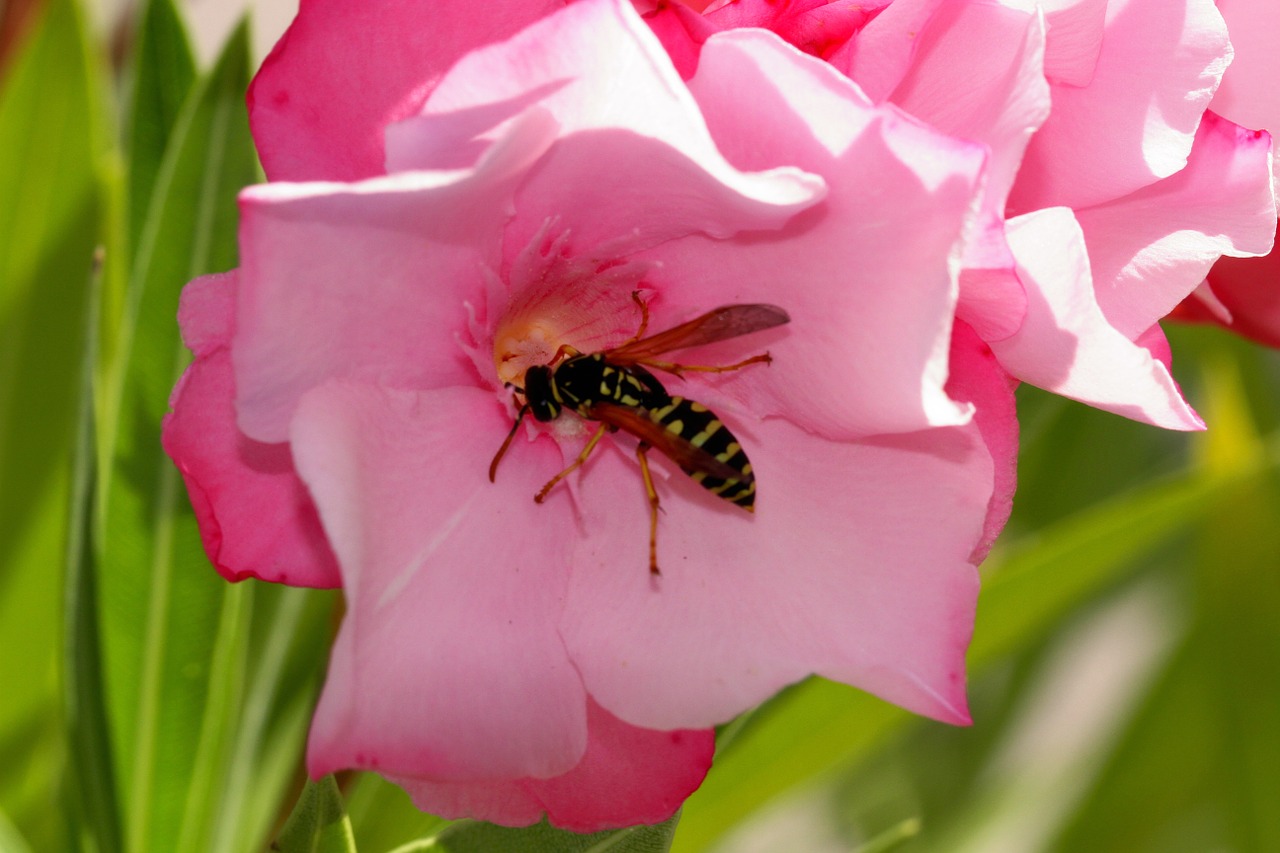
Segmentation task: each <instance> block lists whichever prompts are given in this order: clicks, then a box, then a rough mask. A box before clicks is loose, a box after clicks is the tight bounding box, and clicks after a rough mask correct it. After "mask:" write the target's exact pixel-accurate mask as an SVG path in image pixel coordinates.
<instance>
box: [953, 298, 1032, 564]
mask: <svg viewBox="0 0 1280 853" xmlns="http://www.w3.org/2000/svg"><path fill="white" fill-rule="evenodd" d="M1017 386H1018V382H1017V380H1016V379H1014V378H1013V377H1012V376H1010V375H1009V374H1008V373H1007V372H1005V370H1004V368H1003V367H1001V366H1000V362H999V361H997V360H996V357H995V355H994V354H993V353H992V352H991V347H990V346H989V345H988V344H987V343H986V342H985V341H983V340H982V338H980V337H979V336H978V335H977V333H976V332H974V331H973V330H972V329H970V328H968V327H967V326H966V325H965V324H964V323H957V324H956V330H955V333H954V334H952V336H951V378H950V379H949V380H948V381H947V393H948V394H950V395H951V396H952V397H953V398H954V399H956V400H961V401H963V402H966V403H972V404H973V407H974V415H973V422H974V424H975V425H976V426H977V427H978V432H979V434H980V435H981V436H982V441H983V442H984V443H985V444H986V446H987V452H988V454H989V455H990V456H991V464H992V477H993V483H992V491H991V499H990V500H989V501H988V502H987V518H986V521H985V522H984V524H983V528H982V540H981V541H980V542H979V543H978V544H977V545H976V546H975V547H974V549H973V553H972V554H971V555H970V560H971V561H972V562H973V564H974V565H977V564H979V563H981V562H982V561H983V560H985V559H986V557H987V554H988V552H990V550H991V546H992V545H994V544H995V541H996V537H997V536H999V535H1000V531H1002V530H1004V526H1005V523H1006V522H1007V521H1008V520H1009V514H1010V513H1011V512H1012V511H1013V493H1014V491H1015V489H1017V486H1018V432H1019V425H1018V410H1017V400H1016V399H1015V397H1014V393H1013V392H1014V390H1015V389H1016V388H1017Z"/></svg>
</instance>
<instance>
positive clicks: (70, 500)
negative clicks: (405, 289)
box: [0, 0, 1280, 853]
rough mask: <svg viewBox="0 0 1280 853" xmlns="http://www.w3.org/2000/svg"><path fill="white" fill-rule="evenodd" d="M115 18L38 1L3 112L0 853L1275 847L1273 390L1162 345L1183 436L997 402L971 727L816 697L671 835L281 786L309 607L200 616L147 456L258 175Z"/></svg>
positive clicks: (175, 39) (242, 59)
mask: <svg viewBox="0 0 1280 853" xmlns="http://www.w3.org/2000/svg"><path fill="white" fill-rule="evenodd" d="M143 7H144V8H143V9H142V10H141V12H140V13H139V15H138V18H137V22H136V26H135V29H134V30H133V33H132V39H131V44H132V45H133V50H132V51H130V52H129V53H128V57H129V58H128V61H127V62H126V63H125V66H124V67H123V68H120V69H113V68H111V67H110V65H109V63H108V60H107V57H106V55H105V48H104V46H103V45H101V44H99V43H97V42H95V41H94V40H92V39H91V38H89V36H88V34H87V29H86V24H85V20H84V15H83V10H82V9H81V8H80V7H79V6H78V5H77V3H76V0H51V1H50V2H49V3H47V4H46V5H45V7H44V9H43V11H42V13H41V15H40V16H39V18H38V19H37V20H36V21H35V22H34V23H33V25H32V26H31V27H30V28H29V29H28V31H27V32H26V35H25V38H24V40H23V42H22V43H21V44H20V45H19V50H18V52H17V54H16V55H15V56H14V57H13V58H12V60H11V61H9V62H8V63H7V64H6V65H5V67H4V77H3V79H2V80H0V151H3V152H4V153H5V156H4V157H3V158H0V199H4V203H3V204H0V484H2V485H0V683H3V684H6V685H8V687H7V689H6V690H5V691H4V693H3V698H0V767H3V768H4V772H3V773H0V853H9V851H55V850H93V851H103V853H107V852H108V851H156V850H200V851H206V850H207V851H241V850H261V849H264V848H265V847H266V846H267V845H268V843H269V842H270V841H271V840H272V839H275V840H276V849H279V850H286V851H288V850H302V849H306V850H349V849H355V848H356V847H358V848H359V849H361V850H365V851H387V850H391V849H393V848H397V847H398V848H400V850H401V853H408V851H410V850H441V851H453V850H458V851H461V850H502V849H510V850H588V849H605V848H606V847H607V848H608V849H611V850H663V849H668V848H671V849H674V850H677V851H685V853H693V852H694V851H703V850H709V849H715V848H717V847H718V848H719V849H721V850H728V851H739V850H743V851H752V850H776V849H806V850H822V849H832V850H855V849H862V850H865V851H868V853H870V851H873V850H887V849H893V850H902V851H990V850H1013V851H1038V850H1043V851H1078V850H1089V851H1097V852H1098V853H1106V851H1117V853H1119V851H1125V853H1133V851H1152V853H1156V851H1159V853H1168V852H1169V851H1174V852H1175V853H1176V851H1203V850H1209V849H1214V850H1232V851H1241V853H1251V851H1259V853H1267V852H1268V851H1275V850H1280V809H1277V808H1276V803H1280V619H1277V614H1280V571H1278V569H1280V523H1277V519H1280V476H1278V472H1277V461H1278V460H1280V431H1278V430H1280V398H1278V397H1277V394H1276V389H1277V388H1278V387H1280V359H1277V357H1276V354H1275V353H1273V352H1270V351H1266V350H1261V349H1259V348H1257V347H1254V346H1251V345H1249V344H1247V343H1244V342H1242V341H1239V340H1237V339H1234V338H1232V337H1231V336H1229V335H1227V334H1225V333H1222V332H1219V331H1217V330H1213V329H1204V328H1176V329H1171V330H1170V331H1171V337H1172V338H1173V343H1174V352H1175V353H1177V354H1178V358H1179V366H1178V375H1179V378H1180V380H1181V381H1182V382H1183V384H1184V389H1185V390H1186V391H1187V395H1188V397H1189V399H1191V400H1192V401H1193V403H1195V404H1196V405H1197V406H1199V407H1200V409H1201V410H1202V413H1203V414H1204V415H1205V419H1206V421H1208V422H1209V423H1210V424H1211V426H1212V427H1213V428H1212V429H1211V431H1209V432H1208V433H1205V434H1201V435H1180V434H1173V433H1167V432H1161V431H1159V430H1155V429H1153V428H1150V427H1146V426H1142V425H1139V424H1134V423H1130V422H1128V421H1124V420H1122V419H1120V418H1117V417H1114V416H1111V415H1107V414H1103V413H1100V412H1096V411H1093V410H1090V409H1087V408H1085V407H1083V406H1078V405H1075V404H1071V403H1067V402H1064V401H1063V400H1061V399H1058V398H1055V397H1052V396H1050V395H1047V394H1043V393H1040V392H1037V391H1035V390H1034V389H1028V388H1024V389H1022V390H1021V391H1020V392H1019V396H1020V401H1019V411H1020V415H1021V420H1022V423H1023V450H1022V455H1021V460H1020V484H1019V493H1018V501H1017V505H1016V508H1015V512H1014V517H1013V519H1012V521H1011V522H1010V525H1009V528H1008V530H1007V531H1006V534H1005V536H1004V537H1003V538H1002V541H1001V546H1000V548H999V549H998V550H997V551H996V553H995V554H994V555H993V556H992V558H991V559H990V560H989V561H988V562H987V564H986V565H985V566H984V567H983V573H984V577H985V588H984V592H983V598H982V602H981V605H980V612H979V620H978V625H977V630H976V634H975V640H974V644H973V647H972V650H971V655H970V662H971V667H972V683H971V693H972V706H973V712H974V719H975V725H974V726H973V727H972V728H968V729H957V728H949V727H946V726H942V725H939V724H935V723H931V722H928V721H923V720H919V719H916V718H913V717H911V716H910V715H908V714H906V713H905V712H902V711H900V710H899V709H897V708H895V707H892V706H890V705H887V704H885V703H883V702H880V701H878V700H875V699H872V698H871V697H869V696H866V695H864V694H861V693H859V692H858V691H856V690H853V689H852V688H848V687H845V686H842V685H837V684H832V683H829V682H825V681H822V680H820V679H811V680H809V681H806V682H804V683H802V684H799V685H796V686H794V687H792V688H790V689H789V690H786V691H784V692H783V693H782V694H781V695H779V696H778V697H777V698H775V699H774V700H772V701H771V702H769V703H767V704H766V705H765V706H763V707H761V708H759V709H757V710H756V711H754V712H752V713H751V714H748V715H745V716H744V717H743V718H741V719H740V720H738V721H736V722H734V723H733V724H731V725H729V726H726V727H725V728H724V729H723V730H722V731H721V733H720V750H719V754H718V757H717V762H716V766H715V767H714V768H713V770H712V772H711V774H710V776H709V777H708V779H707V781H706V783H705V784H704V786H703V787H702V789H701V790H699V791H698V792H697V793H696V794H695V795H694V796H693V797H692V798H691V799H690V800H689V801H688V803H687V804H686V807H685V809H684V811H683V813H682V815H681V816H680V817H679V819H678V823H677V821H676V820H673V821H671V822H669V823H668V824H665V825H663V826H661V827H655V828H651V829H641V830H626V831H622V832H619V833H607V834H604V835H601V836H592V837H575V836H570V835H568V834H566V833H561V832H558V831H555V830H551V829H549V828H547V827H534V828H531V829H529V830H524V831H513V830H501V829H497V828H494V827H489V826H485V825H482V824H475V823H470V822H460V823H454V824H450V823H448V822H446V821H443V820H441V819H439V818H435V817H432V816H430V815H423V814H421V813H419V812H418V811H417V810H416V809H414V808H413V806H412V804H411V803H410V802H409V801H408V798H407V797H406V796H405V795H404V793H403V792H401V791H400V790H399V789H397V788H395V787H394V786H392V785H390V784H389V783H387V782H385V781H383V780H381V779H379V778H378V777H376V776H371V775H367V774H346V775H344V776H343V777H342V778H341V779H340V780H339V782H337V783H335V782H334V781H333V780H326V781H323V782H322V783H320V784H315V785H311V784H309V785H307V786H306V787H305V788H304V787H303V772H302V766H301V755H302V749H303V741H304V738H305V733H306V727H307V724H308V721H309V716H310V711H311V707H312V704H313V702H314V697H315V694H316V690H317V688H318V683H319V678H320V676H321V674H322V671H323V667H324V657H325V649H326V647H327V643H328V640H329V638H330V637H331V634H332V629H333V624H334V607H335V604H336V600H335V597H334V596H333V595H332V594H326V593H319V592H313V591H303V590H288V589H281V588H276V587H271V586H268V585H262V584H253V583H243V584H239V585H234V586H233V585H228V584H225V583H223V582H222V581H221V580H220V579H219V578H218V577H217V576H216V574H215V573H214V572H213V571H212V570H211V569H210V568H209V567H208V565H207V562H206V560H205V558H204V555H203V551H202V550H201V547H200V543H199V538H198V535H197V532H196V529H195V524H194V521H193V518H192V516H191V512H190V508H189V507H188V506H187V504H186V499H185V496H184V494H183V490H182V489H181V484H180V481H179V478H178V475H177V473H176V471H174V469H173V467H172V466H171V465H170V464H169V463H168V461H167V459H166V458H165V457H164V455H163V454H162V452H161V450H160V447H159V441H158V430H159V421H160V418H161V416H162V415H163V413H164V412H165V410H166V407H167V397H168V393H169V389H170V387H171V386H172V383H173V381H174V380H175V378H176V377H177V375H178V374H179V372H180V371H181V369H182V368H183V366H184V364H185V359H186V355H185V352H184V350H183V349H182V347H181V345H180V342H179V340H178V337H177V331H176V325H175V323H174V314H175V311H176V305H177V297H178V293H179V291H180V288H181V287H182V285H183V284H184V283H185V282H186V281H187V280H188V279H190V278H192V277H194V276H196V275H199V274H202V273H204V272H213V271H219V270H223V269H227V268H230V267H232V266H234V265H235V206H234V200H235V194H236V191H237V190H238V189H239V187H241V186H242V185H244V184H247V183H251V182H253V181H255V180H258V179H260V176H259V172H258V169H257V165H256V161H255V160H254V155H253V149H252V144H251V141H250V139H249V135H248V129H247V125H246V122H245V116H244V111H243V106H242V99H243V92H244V87H245V85H246V84H247V82H248V79H249V73H250V67H249V57H248V54H247V47H246V45H247V39H246V32H245V30H244V29H241V30H239V31H237V32H236V33H235V35H234V36H233V37H232V38H231V40H230V41H229V43H228V45H227V46H226V49H225V50H224V52H223V54H222V57H221V59H220V60H219V61H218V62H217V63H216V65H215V66H214V67H213V68H210V69H207V70H204V71H199V70H198V69H197V68H196V67H195V63H194V61H193V59H192V55H191V52H190V50H189V48H188V47H187V43H186V40H185V36H184V34H183V29H182V22H181V18H180V16H179V14H178V12H177V10H176V9H175V8H174V6H173V5H172V2H170V0H154V2H150V3H146V4H143ZM295 802H296V803H297V806H296V809H295ZM291 812H292V813H293V817H292V818H291V819H289V820H288V822H287V823H286V817H287V816H288V815H289V814H290V813H291Z"/></svg>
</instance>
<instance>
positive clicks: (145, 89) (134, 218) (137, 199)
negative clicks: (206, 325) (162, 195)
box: [126, 0, 196, 258]
mask: <svg viewBox="0 0 1280 853" xmlns="http://www.w3.org/2000/svg"><path fill="white" fill-rule="evenodd" d="M134 44H135V47H134V56H133V92H132V99H131V103H130V109H129V117H128V139H127V144H126V150H127V156H128V177H129V180H128V207H129V250H128V252H129V257H130V258H133V257H134V256H135V255H136V254H137V251H138V242H139V240H140V239H141V236H142V231H143V229H144V227H145V225H146V217H147V212H148V210H149V208H150V203H151V197H152V193H153V192H154V190H155V184H156V179H157V177H158V174H159V171H160V163H161V160H162V159H163V158H164V153H165V150H166V148H167V147H168V144H169V138H170V136H171V135H172V133H173V128H174V125H175V124H176V123H177V121H178V117H179V115H180V114H181V111H182V106H183V104H184V103H186V100H187V96H188V94H189V93H190V91H191V86H192V84H193V83H194V82H195V67H196V66H195V58H194V56H193V55H192V53H191V46H190V44H189V43H188V41H187V34H186V30H185V28H184V27H183V25H182V17H181V15H180V14H179V13H178V10H177V9H176V8H175V7H174V5H173V0H150V2H147V3H145V4H144V5H143V9H142V10H141V15H140V17H139V22H138V29H137V36H136V40H135V43H134Z"/></svg>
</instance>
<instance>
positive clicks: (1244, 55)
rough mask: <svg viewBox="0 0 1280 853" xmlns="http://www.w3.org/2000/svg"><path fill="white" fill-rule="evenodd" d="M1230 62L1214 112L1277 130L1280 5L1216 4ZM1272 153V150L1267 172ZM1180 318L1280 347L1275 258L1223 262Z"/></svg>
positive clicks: (1251, 1) (1257, 0)
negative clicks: (1228, 34)
mask: <svg viewBox="0 0 1280 853" xmlns="http://www.w3.org/2000/svg"><path fill="white" fill-rule="evenodd" d="M1218 10H1219V11H1220V12H1221V13H1222V15H1223V17H1224V18H1226V21H1227V28H1228V30H1229V31H1230V32H1231V44H1232V47H1233V48H1234V49H1235V59H1234V60H1232V63H1231V67H1230V68H1228V69H1227V72H1226V74H1225V75H1223V78H1222V87H1221V88H1220V89H1218V92H1217V94H1216V95H1215V96H1214V99H1213V109H1214V110H1215V111H1217V112H1218V113H1220V114H1221V115H1224V116H1226V117H1228V118H1230V119H1231V120H1232V121H1234V122H1238V123H1239V124H1241V125H1243V126H1245V127H1257V128H1266V129H1269V130H1272V131H1274V130H1275V129H1277V128H1280V87H1278V86H1277V85H1276V81H1277V80H1280V55H1277V49H1276V46H1277V45H1280V6H1277V5H1276V4H1275V3H1273V2H1270V0H1218ZM1275 164H1276V151H1275V150H1274V149H1273V150H1272V167H1273V170H1274V168H1275ZM1181 308H1182V310H1181V313H1180V316H1183V317H1186V318H1188V319H1199V320H1207V321H1211V322H1216V323H1220V324H1222V325H1224V326H1227V327H1229V328H1231V329H1234V330H1235V331H1237V332H1239V333H1240V334H1242V335H1247V336H1248V337H1250V338H1253V339H1254V340H1257V341H1261V342H1262V343H1265V344H1269V345H1270V346H1273V347H1276V346H1280V253H1278V252H1276V251H1275V250H1274V249H1273V250H1272V251H1271V253H1270V254H1268V255H1266V256H1265V257H1262V258H1223V259H1222V260H1221V261H1219V262H1218V263H1216V264H1214V266H1213V269H1212V270H1211V271H1210V273H1209V277H1208V280H1207V281H1206V282H1205V284H1204V285H1203V286H1202V287H1201V288H1200V289H1199V290H1197V291H1196V292H1195V294H1194V298H1192V299H1188V300H1187V301H1186V302H1184V303H1183V305H1182V306H1181Z"/></svg>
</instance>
